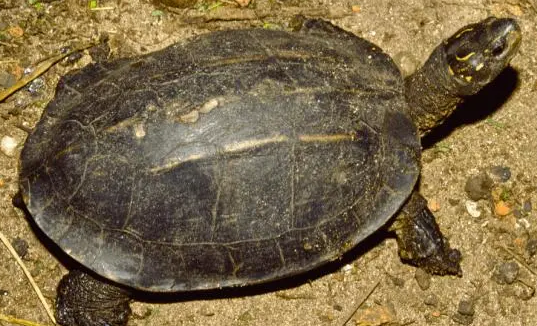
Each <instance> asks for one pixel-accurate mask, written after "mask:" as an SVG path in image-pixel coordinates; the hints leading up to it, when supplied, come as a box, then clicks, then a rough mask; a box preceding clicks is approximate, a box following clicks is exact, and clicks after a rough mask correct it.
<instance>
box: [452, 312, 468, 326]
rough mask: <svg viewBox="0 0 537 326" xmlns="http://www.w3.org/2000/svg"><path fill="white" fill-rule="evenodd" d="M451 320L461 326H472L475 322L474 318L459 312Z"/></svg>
mask: <svg viewBox="0 0 537 326" xmlns="http://www.w3.org/2000/svg"><path fill="white" fill-rule="evenodd" d="M451 319H453V321H454V322H456V323H458V324H461V325H472V323H473V322H474V316H468V315H463V314H460V313H458V312H456V313H454V314H453V316H451Z"/></svg>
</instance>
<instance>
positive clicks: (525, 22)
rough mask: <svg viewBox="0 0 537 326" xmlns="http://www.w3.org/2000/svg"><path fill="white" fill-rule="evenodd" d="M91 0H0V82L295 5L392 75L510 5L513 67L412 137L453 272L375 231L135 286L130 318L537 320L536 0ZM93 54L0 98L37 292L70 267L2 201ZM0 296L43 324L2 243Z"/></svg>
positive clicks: (244, 22) (0, 127)
mask: <svg viewBox="0 0 537 326" xmlns="http://www.w3.org/2000/svg"><path fill="white" fill-rule="evenodd" d="M88 2H89V1H82V0H57V1H54V0H47V1H45V0H43V1H41V2H39V1H33V0H25V1H22V0H0V91H1V90H2V87H6V86H9V85H10V84H12V83H13V81H14V80H16V79H18V78H20V77H21V76H22V75H23V74H24V71H25V69H27V68H31V67H34V66H35V64H36V63H38V62H40V61H42V60H44V59H47V58H50V57H52V56H54V55H56V54H58V53H61V51H63V50H64V49H66V48H68V47H71V48H72V47H74V46H78V45H80V44H88V43H89V42H90V41H92V40H96V39H98V38H99V37H101V36H103V35H107V36H108V38H109V41H108V44H109V46H110V50H111V51H110V55H111V56H113V57H123V56H132V55H136V54H139V53H146V52H150V51H153V50H157V49H160V48H163V47H165V46H167V45H169V44H172V43H174V42H177V41H180V40H184V39H185V38H187V37H189V36H192V35H195V34H200V33H204V32H207V31H211V30H216V29H227V28H240V27H251V26H256V27H263V26H265V27H272V28H281V27H285V23H286V22H287V21H288V20H289V18H290V17H291V16H292V15H293V14H296V13H301V12H303V13H305V14H307V15H310V16H316V17H324V18H326V19H329V20H331V21H333V22H334V23H336V24H337V25H339V26H341V27H343V28H345V29H347V30H349V31H352V32H354V33H355V34H357V35H359V36H361V37H364V38H366V39H368V40H370V41H372V42H374V43H376V44H377V45H379V46H380V47H381V48H382V49H384V50H385V51H386V52H387V53H389V54H390V55H392V57H393V58H395V59H396V62H397V63H398V64H399V65H400V66H401V69H402V71H403V72H404V73H408V72H410V71H412V70H414V69H415V68H416V67H417V66H418V65H419V64H420V63H421V62H423V61H424V60H425V59H426V58H427V56H428V54H429V53H430V51H431V50H432V49H433V47H434V46H436V44H438V43H439V42H440V41H441V40H442V39H444V38H445V37H448V36H450V35H451V34H452V33H454V32H455V31H456V30H457V29H459V28H460V27H462V26H463V25H465V24H467V23H471V22H475V21H478V20H480V19H483V18H485V17H487V16H489V15H496V16H510V17H515V18H517V19H518V21H519V22H520V25H521V28H522V32H523V38H524V39H523V44H522V46H521V49H520V53H519V54H518V55H517V56H516V57H515V58H514V60H513V62H512V65H511V66H512V68H510V69H508V70H507V71H506V72H505V73H504V74H502V75H501V76H500V78H499V80H497V82H495V83H494V84H493V85H492V86H491V87H489V88H488V89H487V90H486V91H485V92H484V93H483V94H481V95H480V96H479V97H477V98H476V99H474V100H473V101H470V102H469V103H468V104H466V105H464V106H463V107H461V108H460V110H459V111H458V112H457V113H456V114H455V115H454V116H453V118H452V119H449V120H448V121H447V122H446V124H445V125H444V126H443V127H441V128H440V129H439V130H437V131H436V132H434V133H433V134H432V135H430V136H429V137H427V138H426V139H425V140H424V146H425V151H424V155H423V171H422V178H421V190H422V193H423V194H424V195H425V196H426V197H427V198H428V200H429V203H430V207H431V208H432V209H433V210H434V211H435V215H436V216H437V220H438V222H439V224H440V225H441V228H442V231H443V232H444V234H445V235H446V236H447V237H448V238H449V239H450V243H451V245H452V246H453V247H456V248H459V249H460V250H461V252H462V254H463V261H462V269H463V273H464V275H463V276H462V277H461V278H459V277H450V276H448V277H439V276H433V277H431V276H428V275H427V274H424V273H421V272H419V271H417V270H416V269H415V268H414V267H411V266H408V265H405V264H402V263H401V262H400V260H399V258H398V256H397V248H396V243H395V240H394V239H393V238H391V237H390V236H389V234H387V233H386V232H379V233H376V234H375V235H374V236H373V237H372V239H371V240H370V241H368V242H367V243H365V244H364V245H363V246H361V247H360V248H358V249H356V250H354V251H353V252H351V253H350V254H349V255H348V256H346V257H344V258H343V259H342V260H341V261H338V262H334V263H333V264H329V265H328V266H325V267H323V268H321V269H319V270H316V271H314V272H311V273H308V274H306V275H304V276H301V277H298V278H293V279H292V280H284V281H281V282H275V283H271V284H267V285H264V286H259V287H253V288H246V289H237V290H232V291H216V292H210V293H194V294H190V293H189V294H178V295H175V296H172V297H165V298H161V297H156V296H140V298H139V299H140V300H142V301H143V302H136V303H134V304H133V305H132V308H133V311H134V314H133V317H132V318H131V320H130V322H129V325H184V326H189V325H204V326H214V325H233V326H249V325H261V326H262V325H281V326H284V325H293V326H302V325H304V326H305V325H312V326H313V325H334V326H342V325H429V324H430V325H459V324H462V325H470V324H472V325H485V326H486V325H490V326H492V325H513V326H515V325H537V298H536V297H535V293H534V292H535V286H536V280H537V275H536V271H537V255H535V254H536V251H537V191H536V190H537V160H536V158H537V146H536V145H535V142H536V140H537V119H536V118H535V106H536V104H537V65H536V60H537V59H536V58H537V2H536V1H534V0H526V1H524V0H509V1H503V0H501V1H500V0H405V1H402V0H315V1H313V0H310V1H306V0H280V1H278V0H257V1H256V0H253V1H252V2H251V3H250V5H249V6H248V7H245V8H238V7H236V6H234V5H233V4H231V2H232V1H225V2H224V1H223V2H221V3H216V6H209V5H205V6H196V8H194V9H173V10H168V9H167V8H164V7H159V6H158V5H155V4H154V3H151V2H149V1H148V0H133V1H121V0H102V1H98V3H97V5H98V7H97V9H98V10H90V9H89V6H88ZM212 3H213V4H214V3H215V2H214V1H213V2H212ZM104 54H106V52H104ZM94 56H95V57H97V55H96V54H95V53H94ZM90 61H91V56H90V55H89V54H88V52H87V51H85V52H83V53H82V56H78V57H75V58H73V57H72V56H71V60H63V61H61V62H59V63H58V64H56V65H54V66H53V67H52V68H51V69H50V70H48V71H47V72H46V73H44V74H43V75H42V76H41V77H39V78H38V79H37V80H35V81H34V82H32V84H31V85H30V87H29V88H28V87H26V88H23V89H21V90H20V91H19V92H17V93H16V94H14V95H13V96H11V97H9V98H8V99H7V100H5V101H3V102H1V103H0V138H2V142H3V147H2V152H1V153H0V196H1V200H0V230H1V231H2V232H3V233H4V234H5V235H6V236H7V237H8V239H9V240H10V241H11V242H12V243H15V244H16V245H17V246H18V248H19V249H18V250H19V252H21V253H23V254H24V262H25V264H26V265H27V267H28V268H29V270H30V271H31V273H32V275H33V276H34V278H35V280H36V282H37V284H38V286H39V287H40V288H41V290H42V291H43V292H44V295H45V297H46V298H47V300H48V301H49V304H53V302H54V299H55V295H56V294H55V289H56V285H57V284H58V281H59V280H60V278H61V276H62V275H63V274H64V273H65V272H66V268H65V267H64V266H63V265H62V264H61V263H59V262H58V260H56V259H55V258H54V256H52V255H51V254H50V253H49V251H48V250H47V248H45V247H44V246H43V245H42V244H41V242H40V241H39V240H38V239H37V238H36V236H35V235H34V233H33V232H32V230H31V229H30V227H29V225H28V223H27V221H26V219H25V217H24V215H23V214H22V213H21V212H20V211H19V210H17V209H15V208H14V207H13V205H12V202H11V198H12V197H13V196H14V194H15V193H16V191H17V187H18V186H17V170H18V158H19V154H20V150H21V148H22V145H23V144H24V139H25V138H26V135H27V134H26V132H25V131H24V129H28V128H32V127H33V126H34V125H35V123H36V122H37V120H38V119H39V116H40V114H41V112H42V110H43V109H44V107H45V106H46V103H47V102H48V101H49V100H50V99H51V98H52V97H53V95H54V89H55V85H56V84H57V82H58V79H59V77H60V76H62V75H64V74H65V73H67V72H68V71H70V70H72V69H75V68H80V67H82V66H84V65H86V64H87V63H89V62H90ZM10 144H11V145H13V146H11V147H10V146H9V145H10ZM484 174H486V175H487V176H488V178H485V177H484V176H483V175H484ZM476 180H477V181H478V182H475V181H476ZM487 180H489V182H486V181H487ZM490 181H492V182H490ZM472 185H473V186H472ZM476 185H477V186H476ZM480 198H481V199H480ZM477 215H479V216H477ZM25 244H28V248H27V249H25ZM370 291H372V293H371V294H370V295H369V296H368V293H369V292H370ZM0 294H1V295H0V313H2V314H5V315H11V316H15V317H18V318H23V319H26V320H32V321H34V322H38V323H41V324H51V321H50V320H49V319H48V318H47V315H46V313H45V311H44V309H43V307H42V306H41V304H40V302H39V301H38V299H37V297H36V295H35V293H34V292H33V290H32V289H31V287H30V285H29V283H28V281H27V279H26V278H25V277H24V275H23V273H22V271H21V269H20V268H19V266H18V265H17V264H16V262H15V260H14V259H13V258H12V257H11V256H10V254H9V253H8V251H7V249H5V247H3V246H0ZM362 301H363V303H362V304H361V305H360V303H361V302H362ZM357 307H359V309H358V310H357V311H356V313H354V314H353V312H354V311H355V310H356V308H357ZM350 316H352V318H351V317H350ZM348 319H350V320H349V321H348V322H347V323H346V320H348ZM0 324H1V325H7V324H8V323H7V322H3V321H0Z"/></svg>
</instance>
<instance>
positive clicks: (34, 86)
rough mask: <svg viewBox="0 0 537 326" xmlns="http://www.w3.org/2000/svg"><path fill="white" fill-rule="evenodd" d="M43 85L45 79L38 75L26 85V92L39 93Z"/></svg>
mask: <svg viewBox="0 0 537 326" xmlns="http://www.w3.org/2000/svg"><path fill="white" fill-rule="evenodd" d="M44 87H45V81H44V80H43V78H41V77H39V78H36V79H34V80H32V82H31V83H30V85H28V92H29V93H30V94H32V95H39V91H40V90H41V89H43V88H44Z"/></svg>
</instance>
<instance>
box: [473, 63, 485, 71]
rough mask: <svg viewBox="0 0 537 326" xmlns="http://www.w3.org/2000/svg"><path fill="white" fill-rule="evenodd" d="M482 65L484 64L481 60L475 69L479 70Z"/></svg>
mask: <svg viewBox="0 0 537 326" xmlns="http://www.w3.org/2000/svg"><path fill="white" fill-rule="evenodd" d="M484 66H485V64H484V63H483V62H481V63H480V64H478V65H477V67H475V71H479V70H481V69H483V67H484Z"/></svg>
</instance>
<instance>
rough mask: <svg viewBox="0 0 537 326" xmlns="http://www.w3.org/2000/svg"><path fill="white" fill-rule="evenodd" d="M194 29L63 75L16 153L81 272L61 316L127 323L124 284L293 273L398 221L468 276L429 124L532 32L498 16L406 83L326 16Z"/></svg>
mask: <svg viewBox="0 0 537 326" xmlns="http://www.w3.org/2000/svg"><path fill="white" fill-rule="evenodd" d="M294 26H295V31H293V32H286V31H276V30H267V29H247V30H232V31H220V32H214V33H210V34H205V35H201V36H198V37H194V38H193V39H191V40H189V41H188V42H186V43H180V44H176V45H172V46H170V47H168V48H166V49H164V50H161V51H158V52H154V53H150V54H147V55H144V56H140V57H135V58H129V59H120V60H115V61H111V62H106V63H99V64H91V65H89V66H87V67H85V68H84V69H82V70H79V71H76V72H73V73H70V74H68V75H67V76H65V77H64V78H62V80H61V81H60V83H59V85H58V88H57V93H56V97H55V99H54V100H53V101H52V102H51V103H50V104H49V105H48V107H47V108H46V110H45V112H44V113H43V116H42V118H41V120H40V121H39V123H38V124H37V126H36V128H35V130H34V131H33V133H32V134H31V135H30V136H29V137H28V139H27V141H26V144H25V146H24V149H23V151H22V155H21V169H20V190H21V194H22V198H23V200H24V203H25V206H26V207H27V209H28V211H29V213H30V214H31V215H32V217H33V219H34V220H35V223H36V224H37V226H38V227H39V228H40V229H41V230H42V231H43V232H44V233H45V234H46V235H47V236H48V237H49V238H50V239H52V241H53V242H55V243H56V244H57V245H58V246H59V247H60V248H61V249H62V250H64V251H65V252H66V253H67V254H68V255H69V256H71V257H72V258H74V259H75V260H76V261H78V262H79V263H80V265H81V266H83V267H84V268H86V269H87V270H88V271H91V273H92V274H93V273H94V276H95V274H96V275H99V276H100V277H102V278H103V279H106V280H108V281H107V282H104V283H103V282H101V281H99V280H97V279H96V278H94V276H90V275H89V274H88V273H86V272H81V271H72V272H70V273H69V274H68V275H67V276H65V277H64V278H63V279H62V281H61V283H60V286H59V289H58V300H57V317H58V320H59V322H60V323H62V324H65V325H123V324H125V323H126V320H127V317H128V314H129V307H128V301H129V299H128V295H129V291H130V289H132V288H134V289H139V290H144V291H152V292H178V291H191V290H201V289H216V288H222V287H231V286H241V285H249V284H255V283H260V282H266V281H270V280H275V279H280V278H283V277H288V276H291V275H293V274H297V273H301V272H304V271H307V270H310V269H313V268H315V267H317V266H319V265H322V264H323V263H326V262H328V261H332V260H334V259H337V258H338V257H340V256H341V255H343V254H344V253H345V252H346V251H347V250H349V249H350V248H352V247H354V246H355V245H357V244H358V243H360V242H361V241H362V240H364V239H365V238H366V237H368V236H369V235H371V234H372V233H373V232H375V230H377V229H379V228H381V227H383V226H384V225H386V224H387V222H388V221H389V220H390V218H391V217H392V216H395V217H396V218H395V222H394V223H393V224H392V226H391V227H392V229H394V230H395V232H396V235H397V238H398V244H399V252H400V256H401V258H402V259H403V260H404V261H407V262H409V263H411V264H414V265H417V266H419V267H420V268H423V269H424V270H426V271H428V272H430V273H435V274H441V275H442V274H457V275H460V274H461V270H460V266H459V261H460V253H459V252H458V251H457V250H456V249H451V248H450V247H449V245H448V244H447V241H446V240H445V239H444V238H443V236H442V234H441V233H440V230H439V228H438V225H437V224H436V222H435V220H434V216H433V215H432V213H431V212H430V211H429V210H428V209H427V207H426V203H425V200H424V198H423V197H422V196H421V195H420V194H419V193H418V191H417V190H416V181H417V180H418V177H419V172H420V154H421V148H420V136H422V135H424V134H425V133H427V132H428V131H429V130H430V129H431V128H433V127H434V126H436V125H437V124H439V123H440V122H442V121H443V120H444V119H445V118H446V117H447V116H448V115H449V114H450V113H451V112H452V111H453V110H454V109H455V107H456V106H457V104H459V103H460V102H461V101H463V99H464V98H465V97H467V96H470V95H472V94H475V93H476V92H478V91H479V90H480V89H481V88H482V87H483V86H484V85H486V84H487V83H489V82H490V81H491V80H492V79H494V78H495V77H496V76H497V75H498V73H499V72H500V71H501V70H502V69H504V68H505V67H506V66H507V65H508V63H509V61H510V59H511V58H512V57H513V55H514V54H515V52H516V50H517V48H518V46H519V43H520V40H521V32H520V28H519V27H518V25H517V23H516V22H515V21H514V20H513V19H498V18H493V17H491V18H487V19H485V20H483V21H481V22H479V23H476V24H472V25H468V26H465V27H463V28H462V29H461V30H459V31H458V32H457V33H455V34H454V35H453V36H452V37H450V38H449V39H447V40H446V41H444V42H442V43H441V44H440V45H439V46H438V47H437V48H436V49H435V50H434V51H433V52H432V54H431V56H430V58H429V59H428V60H427V62H426V63H425V64H424V66H423V67H422V68H421V69H419V70H418V71H417V72H415V73H414V74H413V75H411V76H410V77H408V78H406V79H403V78H402V77H401V74H400V72H399V70H398V69H397V67H396V66H395V64H394V63H393V61H392V59H391V58H390V57H389V56H388V55H386V54H385V53H384V52H382V50H381V49H380V48H379V47H377V46H376V45H374V44H372V43H370V42H368V41H366V40H364V39H362V38H359V37H357V36H355V35H353V34H351V33H349V32H346V31H344V30H342V29H340V28H338V27H336V26H334V25H332V24H330V23H328V22H325V21H323V20H315V19H314V20H307V19H304V18H303V17H299V18H297V19H296V21H295V24H294Z"/></svg>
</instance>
